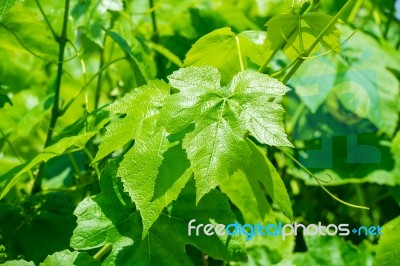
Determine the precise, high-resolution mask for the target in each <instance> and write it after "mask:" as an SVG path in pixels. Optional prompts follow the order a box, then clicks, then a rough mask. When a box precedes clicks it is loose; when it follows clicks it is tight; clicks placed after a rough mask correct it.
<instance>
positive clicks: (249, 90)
mask: <svg viewBox="0 0 400 266" xmlns="http://www.w3.org/2000/svg"><path fill="white" fill-rule="evenodd" d="M231 88H232V90H233V91H234V92H235V96H234V97H233V98H234V99H236V100H237V101H238V103H239V105H240V106H241V108H242V110H243V111H242V113H241V115H240V116H241V120H242V121H244V123H245V124H246V127H247V129H248V130H249V131H250V132H251V133H252V134H253V135H254V137H255V138H256V139H257V140H258V141H259V142H261V143H265V144H268V145H271V146H289V147H293V145H292V144H291V143H290V142H289V140H288V139H287V136H286V133H285V131H284V124H283V114H284V112H285V110H284V109H283V107H282V106H281V105H280V104H277V103H273V102H271V101H270V100H271V98H274V97H279V96H282V95H284V94H285V93H286V92H287V90H288V89H287V87H285V86H284V85H283V84H282V83H281V82H279V81H278V80H276V79H274V78H271V77H269V76H267V75H263V74H260V73H257V72H250V71H244V72H241V73H239V74H238V75H236V76H235V77H234V79H233V81H232V85H231Z"/></svg>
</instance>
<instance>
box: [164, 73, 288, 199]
mask: <svg viewBox="0 0 400 266" xmlns="http://www.w3.org/2000/svg"><path fill="white" fill-rule="evenodd" d="M169 78H170V84H171V85H172V86H173V87H175V88H177V89H179V90H180V92H179V93H176V94H173V95H172V96H170V97H169V98H168V99H167V100H166V103H165V105H164V107H163V109H162V111H161V123H162V124H163V125H165V127H166V129H167V130H168V131H169V132H170V133H177V132H180V131H181V130H183V129H185V128H187V127H189V126H190V125H192V124H195V128H194V130H193V131H191V132H189V133H188V134H186V136H185V137H184V139H183V148H184V149H185V150H186V152H187V155H188V158H189V160H190V162H191V165H192V169H193V172H194V177H195V180H196V188H197V201H199V200H200V199H201V197H202V196H204V195H205V194H206V193H207V192H208V191H210V190H211V189H212V188H214V187H216V186H217V185H219V184H222V183H223V182H225V181H227V180H228V178H229V176H231V175H232V174H233V173H234V172H235V171H236V170H237V169H238V167H239V164H241V163H245V162H244V161H246V158H249V156H250V154H251V152H250V150H249V147H248V145H247V143H246V142H245V140H244V136H245V134H246V130H249V131H250V132H251V133H253V134H254V135H255V137H256V138H257V139H258V140H259V141H260V142H262V143H265V144H269V145H280V146H290V145H291V144H290V142H289V141H288V140H287V138H286V135H285V133H284V130H283V123H282V117H281V115H282V112H283V110H282V109H280V106H279V105H278V104H275V103H269V102H268V101H269V100H270V99H272V98H274V97H277V96H281V95H284V94H285V93H286V91H287V90H286V87H285V86H284V85H283V84H282V83H280V82H279V81H277V80H275V79H272V78H270V77H268V76H267V75H264V74H260V73H256V72H250V71H246V72H241V73H239V74H238V75H237V76H235V77H234V79H233V81H232V85H231V86H230V87H229V88H228V87H224V88H221V86H220V85H219V80H220V78H219V75H218V71H217V70H216V69H214V68H212V67H209V66H205V67H187V68H183V69H180V70H178V71H176V72H174V73H173V74H172V75H171V76H170V77H169ZM274 108H275V109H276V110H278V111H276V110H273V109H274ZM257 112H262V113H264V114H263V115H260V114H257Z"/></svg>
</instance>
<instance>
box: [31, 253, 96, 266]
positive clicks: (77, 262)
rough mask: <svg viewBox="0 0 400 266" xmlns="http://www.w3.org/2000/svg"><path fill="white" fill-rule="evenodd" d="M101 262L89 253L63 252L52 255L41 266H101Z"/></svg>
mask: <svg viewBox="0 0 400 266" xmlns="http://www.w3.org/2000/svg"><path fill="white" fill-rule="evenodd" d="M100 264H101V263H100V262H99V261H96V260H94V259H93V258H92V257H90V256H89V255H88V254H87V253H82V252H78V251H73V252H71V251H69V250H68V249H67V250H63V251H59V252H56V253H54V254H52V255H49V256H47V258H46V259H45V260H44V261H43V262H42V263H40V264H39V265H40V266H54V265H60V266H64V265H65V266H91V265H94V266H96V265H100Z"/></svg>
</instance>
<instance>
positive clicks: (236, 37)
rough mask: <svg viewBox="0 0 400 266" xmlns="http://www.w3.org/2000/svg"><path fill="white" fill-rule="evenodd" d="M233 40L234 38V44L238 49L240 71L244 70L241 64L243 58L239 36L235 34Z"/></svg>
mask: <svg viewBox="0 0 400 266" xmlns="http://www.w3.org/2000/svg"><path fill="white" fill-rule="evenodd" d="M235 40H236V46H237V49H238V56H239V63H240V71H244V65H243V58H242V51H241V49H240V42H239V38H238V36H237V35H235Z"/></svg>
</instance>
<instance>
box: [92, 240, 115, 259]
mask: <svg viewBox="0 0 400 266" xmlns="http://www.w3.org/2000/svg"><path fill="white" fill-rule="evenodd" d="M111 249H112V245H111V244H109V243H107V244H105V245H104V246H103V247H102V248H101V249H100V250H99V251H98V252H97V253H96V254H95V255H94V256H93V259H94V260H101V258H102V257H103V256H104V255H106V254H107V253H108V252H110V250H111Z"/></svg>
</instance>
